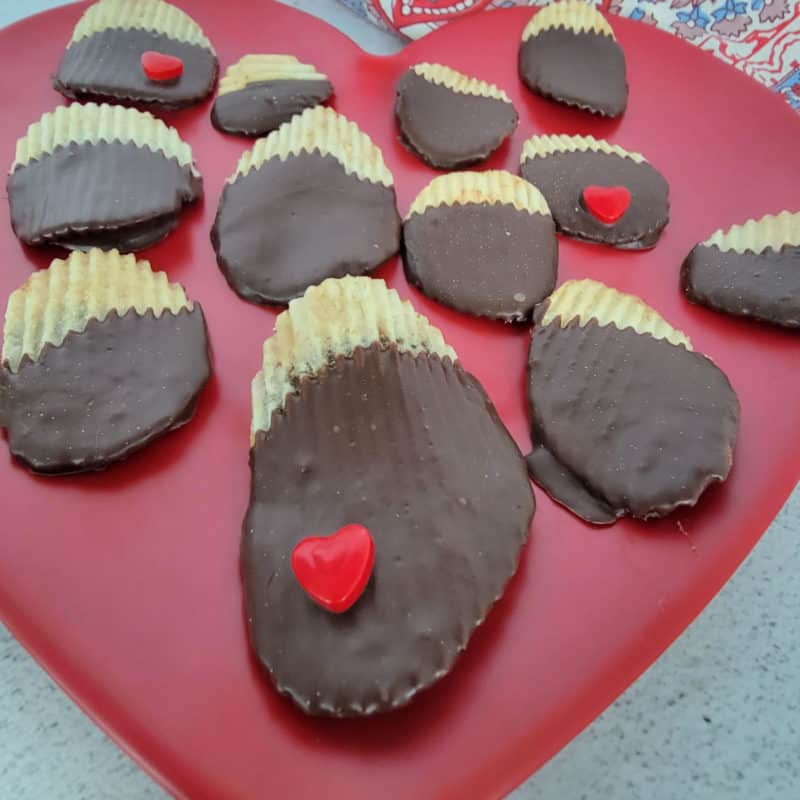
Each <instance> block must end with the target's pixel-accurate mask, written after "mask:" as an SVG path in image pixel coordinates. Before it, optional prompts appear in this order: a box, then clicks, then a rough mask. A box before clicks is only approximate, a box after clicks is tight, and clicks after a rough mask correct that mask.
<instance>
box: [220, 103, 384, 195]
mask: <svg viewBox="0 0 800 800" xmlns="http://www.w3.org/2000/svg"><path fill="white" fill-rule="evenodd" d="M304 152H305V153H314V152H318V153H319V154H320V155H323V156H325V155H329V156H333V157H334V158H335V159H336V160H337V161H338V162H339V163H340V164H341V165H342V167H344V170H345V172H346V173H347V174H348V175H355V176H356V177H358V178H360V179H361V180H365V181H370V182H371V183H382V184H383V185H384V186H392V185H394V179H393V178H392V173H391V172H389V170H388V169H387V168H386V165H385V164H384V162H383V154H382V153H381V151H380V148H379V147H378V146H377V145H375V144H374V142H373V141H372V139H370V138H369V136H367V134H366V133H364V132H363V131H362V130H361V129H360V128H359V127H358V125H356V124H355V122H351V121H350V120H349V119H347V117H345V116H343V115H342V114H337V113H336V112H335V111H334V110H333V109H332V108H323V107H321V106H317V107H315V108H309V109H306V110H305V111H304V112H303V113H302V114H299V115H298V116H296V117H294V118H293V119H291V120H290V121H289V122H286V123H284V124H283V125H281V126H280V128H278V130H276V131H273V132H272V133H270V134H269V135H268V136H265V137H264V138H263V139H259V140H258V141H257V142H256V143H255V145H254V146H253V148H252V149H251V150H247V151H246V152H245V153H244V154H243V155H242V157H241V158H240V159H239V163H238V165H237V167H236V172H234V173H233V175H231V176H230V178H228V183H233V182H234V181H235V180H236V179H237V178H238V177H239V176H241V175H247V174H248V172H250V171H251V170H254V169H258V168H259V167H261V166H262V165H263V164H264V162H265V161H268V160H269V159H271V158H277V159H280V160H281V161H286V159H287V158H288V157H289V156H294V155H299V154H300V153H304Z"/></svg>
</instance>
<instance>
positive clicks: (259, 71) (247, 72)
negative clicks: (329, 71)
mask: <svg viewBox="0 0 800 800" xmlns="http://www.w3.org/2000/svg"><path fill="white" fill-rule="evenodd" d="M332 94H333V86H332V85H331V83H330V81H329V80H328V78H327V76H326V75H324V74H323V73H321V72H317V70H316V69H315V68H314V66H312V65H311V64H303V63H301V62H299V61H298V60H297V59H296V58H295V57H294V56H290V55H271V54H253V53H251V54H248V55H246V56H243V57H242V58H241V59H239V61H237V62H236V63H235V64H231V66H230V67H228V69H227V70H226V71H225V75H224V77H223V78H222V80H221V81H220V85H219V93H218V94H217V99H216V100H215V101H214V107H213V108H212V109H211V122H212V124H213V125H214V127H215V128H216V129H217V130H220V131H223V132H225V133H234V134H239V135H241V136H263V135H264V134H266V133H269V132H270V131H273V130H275V129H276V128H278V127H279V126H280V125H282V124H283V123H284V122H288V121H289V120H290V119H291V118H292V117H293V116H294V115H295V114H300V113H301V112H302V111H304V110H305V109H307V108H312V107H313V106H316V105H319V104H320V103H324V102H325V101H326V100H328V99H329V98H330V96H331V95H332Z"/></svg>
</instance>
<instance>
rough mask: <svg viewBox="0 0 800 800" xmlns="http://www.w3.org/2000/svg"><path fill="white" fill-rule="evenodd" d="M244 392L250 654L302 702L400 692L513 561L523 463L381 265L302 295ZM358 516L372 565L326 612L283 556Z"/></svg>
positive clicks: (448, 659)
mask: <svg viewBox="0 0 800 800" xmlns="http://www.w3.org/2000/svg"><path fill="white" fill-rule="evenodd" d="M252 390H253V419H252V439H251V445H252V446H251V451H250V465H251V471H252V479H251V493H250V506H249V508H248V511H247V515H246V517H245V520H244V525H243V538H242V547H241V559H242V576H243V581H244V591H245V600H246V613H247V624H248V629H249V636H250V642H251V644H252V646H253V649H254V651H255V654H256V656H257V657H258V659H259V661H260V662H261V664H262V666H263V667H264V669H265V671H266V673H267V674H268V675H269V677H270V679H271V680H272V682H273V683H274V684H275V686H276V688H277V689H278V691H280V692H281V693H283V694H286V695H288V696H289V697H290V698H291V699H292V700H293V701H294V702H295V703H296V704H297V705H298V706H299V707H300V708H301V709H302V710H303V711H305V712H307V713H310V714H320V715H331V716H357V715H367V714H373V713H377V712H380V711H388V710H390V709H394V708H397V707H399V706H402V705H404V704H405V703H407V702H409V701H410V700H411V699H412V698H413V697H414V696H415V695H416V694H417V693H418V692H420V691H421V690H422V689H424V688H426V687H428V686H430V685H431V684H433V683H434V682H436V681H437V680H439V679H440V678H441V677H442V676H443V675H445V674H446V673H447V672H449V671H450V669H451V668H452V667H453V664H454V662H455V660H456V658H457V657H458V655H459V653H460V652H461V651H462V650H463V649H464V648H465V647H466V645H467V643H468V641H469V639H470V636H471V635H472V633H473V631H474V630H475V628H476V627H477V625H479V624H480V623H481V622H482V620H483V619H484V618H485V616H486V615H487V613H488V612H489V610H490V608H491V607H492V605H493V604H494V602H495V601H496V600H498V599H499V597H500V596H501V595H502V593H503V591H504V589H505V586H506V583H507V582H508V580H509V579H510V577H511V576H512V575H513V573H514V571H515V570H516V567H517V563H518V559H519V554H520V549H521V547H522V545H523V543H524V542H525V540H526V538H527V536H528V529H529V524H530V520H531V517H532V515H533V510H534V502H533V496H532V492H531V487H530V483H529V482H528V478H527V475H526V472H525V462H524V460H523V459H522V456H521V454H520V452H519V450H518V449H517V446H516V444H515V443H514V441H513V440H512V439H511V437H510V435H509V434H508V432H507V431H506V429H505V427H504V426H503V424H502V422H501V421H500V420H499V418H498V417H497V414H496V412H495V410H494V408H493V406H492V404H491V402H490V400H489V399H488V397H487V396H486V394H485V392H484V391H483V389H482V388H481V386H480V384H479V383H478V381H477V380H476V379H475V378H474V377H472V376H471V375H470V374H469V373H467V372H465V370H464V369H463V368H462V367H461V365H460V364H459V362H458V360H457V357H456V354H455V352H454V351H453V350H452V348H451V347H449V346H448V345H447V344H446V343H445V342H444V340H443V338H442V335H441V333H440V332H439V331H438V330H437V329H436V328H434V327H433V326H431V325H430V324H429V323H428V321H427V320H426V319H425V318H424V317H422V316H421V315H419V314H417V313H416V312H415V311H414V309H413V308H412V306H411V305H410V303H408V302H403V301H401V300H400V298H399V297H398V295H397V294H396V292H394V291H393V290H389V289H387V288H386V285H385V284H384V283H383V281H379V280H373V279H370V278H365V277H345V278H341V279H335V280H334V279H330V280H326V281H324V282H323V283H322V284H320V285H319V286H315V287H312V288H310V289H309V290H308V291H307V292H306V294H305V295H304V296H303V298H301V299H298V300H294V301H292V303H290V305H289V309H288V310H287V311H285V312H283V313H282V314H281V315H280V316H279V317H278V319H277V321H276V326H275V334H274V335H273V336H272V337H271V338H269V339H267V341H266V342H265V344H264V354H263V367H262V370H261V371H260V372H259V373H258V374H257V375H256V377H255V379H254V381H253V386H252ZM352 527H358V528H359V529H364V528H365V529H366V531H367V532H368V534H369V537H370V538H371V540H372V542H373V543H374V564H372V567H371V575H370V577H369V579H368V582H367V583H366V586H365V587H363V593H361V595H360V597H358V598H357V599H356V600H355V602H354V603H353V604H352V606H350V607H349V608H348V609H347V610H346V611H344V613H333V612H334V611H335V609H331V610H326V609H325V608H322V607H321V606H320V605H318V604H317V602H315V601H314V599H312V598H311V597H310V596H309V594H308V593H307V590H308V585H309V582H310V581H309V575H308V572H307V570H305V569H304V570H303V574H302V575H298V577H295V574H294V573H293V571H292V567H291V561H292V559H291V558H290V555H291V554H292V553H293V552H294V551H295V550H296V549H297V548H298V545H299V544H301V543H305V542H309V541H311V542H312V543H314V545H317V546H318V545H319V541H318V540H316V538H315V537H329V538H330V539H334V538H335V537H336V538H338V537H340V536H342V535H343V531H346V530H351V529H352ZM335 532H338V533H335ZM361 534H362V538H364V535H363V534H364V532H363V530H361ZM332 544H333V543H332ZM320 566H321V567H322V568H323V569H324V567H325V564H322V565H320ZM346 566H347V565H343V566H342V569H346ZM327 577H328V578H329V579H330V578H338V577H339V576H338V575H334V576H331V575H330V574H328V575H327ZM344 577H345V578H346V577H347V576H346V575H345V576H344ZM301 581H302V582H301Z"/></svg>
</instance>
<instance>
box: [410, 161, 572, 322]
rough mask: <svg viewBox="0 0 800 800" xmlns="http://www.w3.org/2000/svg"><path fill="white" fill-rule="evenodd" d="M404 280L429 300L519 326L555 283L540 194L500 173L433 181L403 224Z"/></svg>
mask: <svg viewBox="0 0 800 800" xmlns="http://www.w3.org/2000/svg"><path fill="white" fill-rule="evenodd" d="M403 243H404V252H403V261H404V264H405V270H406V276H407V277H408V280H409V282H410V283H412V284H414V285H415V286H417V287H418V288H419V289H420V290H421V291H422V292H424V293H425V294H426V295H427V296H428V297H430V298H431V299H433V300H436V301H437V302H439V303H442V304H443V305H446V306H449V307H450V308H454V309H456V310H458V311H463V312H464V313H467V314H472V315H474V316H478V317H488V318H490V319H501V320H505V321H506V322H519V321H523V320H526V319H530V316H531V312H532V310H533V307H534V305H536V304H537V303H539V302H541V301H542V300H544V298H545V297H547V295H549V294H550V293H551V292H552V291H553V289H554V288H555V284H556V272H557V267H558V243H557V241H556V235H555V225H554V224H553V219H552V217H551V216H550V212H549V210H548V208H547V203H546V202H545V201H544V198H543V197H542V195H541V194H540V193H539V192H538V190H536V189H535V188H534V187H533V186H531V185H530V184H529V183H527V182H526V181H523V180H522V179H521V178H518V177H516V176H515V175H511V174H510V173H508V172H502V171H487V172H476V173H466V172H461V173H452V174H450V175H444V176H441V177H439V178H435V179H434V180H433V181H432V182H431V183H430V184H429V185H428V186H426V187H425V189H423V190H422V192H421V193H420V194H419V195H418V197H417V198H416V200H415V201H414V203H413V205H412V207H411V212H410V213H409V215H408V217H407V219H406V221H405V223H404V225H403Z"/></svg>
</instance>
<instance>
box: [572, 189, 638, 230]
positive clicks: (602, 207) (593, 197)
mask: <svg viewBox="0 0 800 800" xmlns="http://www.w3.org/2000/svg"><path fill="white" fill-rule="evenodd" d="M583 204H584V205H585V206H586V209H587V211H589V212H590V213H591V214H592V216H594V217H596V218H597V219H599V220H600V222H605V223H606V224H607V225H610V224H611V223H612V222H616V221H617V220H618V219H619V218H620V217H621V216H622V215H623V214H624V213H625V212H626V211H627V210H628V206H629V205H630V204H631V193H630V192H629V191H628V190H627V189H626V188H625V187H624V186H587V187H586V188H585V189H584V190H583Z"/></svg>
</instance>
